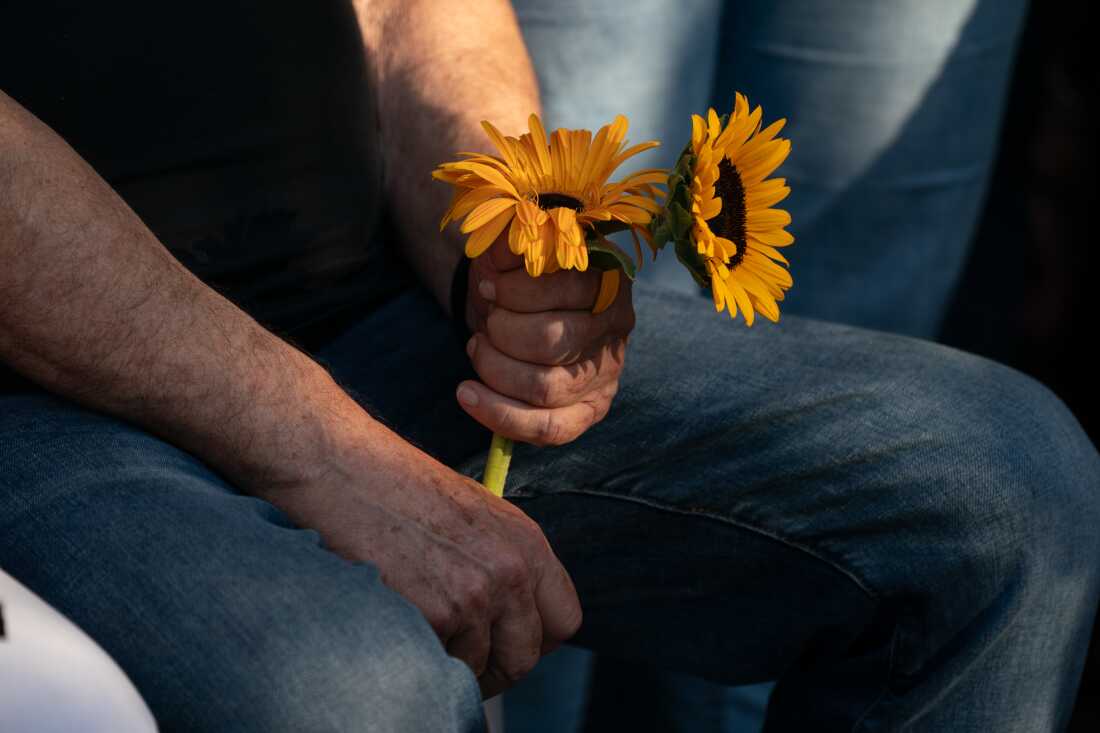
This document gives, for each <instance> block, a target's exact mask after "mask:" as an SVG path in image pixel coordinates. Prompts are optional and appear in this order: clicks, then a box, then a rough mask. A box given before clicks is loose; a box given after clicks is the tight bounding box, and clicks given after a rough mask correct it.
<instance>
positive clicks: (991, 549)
mask: <svg viewBox="0 0 1100 733" xmlns="http://www.w3.org/2000/svg"><path fill="white" fill-rule="evenodd" d="M970 369H971V371H973V372H974V373H973V374H971V375H960V378H958V379H957V380H956V381H955V382H954V384H952V385H950V386H949V387H948V388H947V389H945V391H944V393H943V394H942V395H941V397H942V398H943V399H944V403H945V406H946V407H945V411H946V412H947V413H948V414H947V416H946V418H945V424H946V425H947V427H946V431H945V435H944V438H945V445H946V446H947V454H948V455H949V456H950V460H949V461H948V467H947V469H946V471H945V474H944V476H945V478H948V479H949V481H948V490H949V491H951V492H954V496H949V497H948V498H947V506H948V507H949V512H951V513H950V514H949V516H947V517H944V522H945V523H946V526H953V527H954V528H955V529H956V530H957V535H958V537H957V538H956V539H957V541H958V543H959V544H960V549H961V550H963V553H962V557H964V558H969V559H970V560H971V561H972V562H973V566H972V567H970V568H968V569H969V570H970V571H972V573H973V575H971V578H973V577H975V576H980V577H983V578H986V579H989V580H991V581H993V586H994V587H1003V585H1002V584H1001V583H997V582H996V580H997V579H1000V580H1002V581H1004V580H1007V579H1008V578H1011V577H1015V578H1017V579H1019V580H1025V581H1027V582H1028V583H1029V584H1034V583H1049V582H1052V581H1053V580H1054V579H1055V578H1057V577H1059V576H1061V577H1067V576H1068V577H1073V576H1076V577H1078V579H1080V578H1081V576H1082V575H1085V576H1089V577H1092V576H1093V575H1094V574H1095V565H1096V562H1097V558H1098V557H1100V542H1098V540H1100V537H1098V533H1096V532H1095V530H1094V528H1095V527H1096V526H1098V525H1100V459H1098V457H1097V454H1096V451H1095V449H1094V448H1093V446H1092V444H1091V443H1090V441H1089V439H1088V437H1087V436H1086V435H1085V434H1084V432H1083V431H1082V430H1081V427H1080V425H1079V424H1078V423H1077V421H1076V419H1075V418H1074V417H1073V415H1072V414H1071V413H1070V412H1069V410H1068V409H1067V408H1066V407H1065V405H1064V404H1063V403H1062V402H1061V400H1059V399H1058V398H1057V397H1056V396H1055V395H1054V394H1053V393H1052V392H1051V391H1050V390H1049V389H1047V388H1046V387H1045V386H1043V385H1041V384H1040V383H1039V382H1037V381H1036V380H1034V379H1032V378H1030V377H1028V376H1026V375H1024V374H1021V373H1020V372H1017V371H1015V370H1012V369H1009V368H1007V367H1003V366H1000V365H996V364H992V363H990V362H986V361H984V360H977V359H973V360H972V365H971V367H970ZM960 580H962V579H960ZM964 582H971V583H972V582H974V581H973V580H970V581H964ZM977 585H978V587H981V586H982V585H983V582H982V581H978V583H977Z"/></svg>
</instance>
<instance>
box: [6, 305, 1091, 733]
mask: <svg viewBox="0 0 1100 733" xmlns="http://www.w3.org/2000/svg"><path fill="white" fill-rule="evenodd" d="M636 309H637V314H638V327H637V329H636V332H635V335H634V338H633V340H632V344H631V354H630V357H629V358H628V360H627V367H626V370H625V372H624V377H623V384H622V390H621V392H620V396H619V398H618V400H617V403H616V405H615V407H614V409H613V410H612V411H611V414H610V415H609V416H608V418H607V419H606V420H605V421H604V422H603V423H601V424H600V425H598V426H597V427H595V428H594V429H592V430H591V431H589V432H588V433H586V434H585V435H584V436H582V437H581V438H580V439H579V440H577V441H576V442H575V443H572V444H570V445H568V446H565V447H562V448H556V449H541V450H540V449H535V448H532V447H529V446H520V447H519V448H518V449H517V451H516V455H515V457H514V459H513V469H512V475H511V477H510V488H509V491H508V498H509V499H510V500H512V501H514V502H515V503H516V504H517V505H518V506H520V507H521V508H522V509H523V510H524V511H526V512H527V513H528V514H530V515H531V516H532V517H533V518H534V519H536V520H537V521H538V522H539V524H540V525H541V526H542V528H543V530H544V531H545V533H546V535H547V537H548V538H549V541H550V542H551V544H552V546H553V547H554V549H555V551H556V552H557V554H558V555H559V557H561V559H562V561H563V562H564V564H565V565H566V567H567V568H568V570H569V571H570V573H571V574H572V577H573V579H574V581H575V583H576V586H577V589H578V593H579V595H580V598H581V602H582V604H583V607H584V610H585V620H584V625H583V627H582V629H581V631H580V633H579V634H578V636H577V638H576V641H577V643H579V644H581V645H583V646H586V647H589V648H591V649H595V650H598V651H604V652H609V653H612V654H614V655H616V656H620V657H625V658H634V659H639V660H646V661H648V662H651V663H653V664H657V665H660V666H663V667H667V668H669V669H673V670H679V671H683V672H688V673H691V674H695V675H700V676H704V677H707V678H710V679H712V680H715V681H720V682H724V683H729V684H737V683H747V682H753V681H758V680H765V679H779V683H778V686H777V688H776V691H775V693H774V696H773V700H772V706H771V709H770V711H769V720H768V726H769V730H772V731H804V730H817V731H850V730H898V729H901V728H902V727H904V726H909V727H907V728H906V730H912V731H944V730H950V731H960V732H965V731H983V732H984V731H990V730H995V731H999V732H1006V733H1011V732H1013V731H1019V732H1020V733H1024V732H1026V733H1036V732H1038V731H1050V730H1055V729H1057V728H1058V726H1059V725H1060V724H1062V723H1064V721H1065V719H1066V715H1067V713H1068V710H1069V705H1070V702H1071V700H1072V699H1073V695H1074V692H1075V689H1076V685H1077V681H1078V676H1079V674H1080V669H1081V665H1082V658H1083V655H1084V650H1085V647H1086V643H1087V641H1088V635H1089V630H1090V624H1091V619H1092V616H1093V613H1094V612H1095V610H1096V605H1097V596H1098V588H1100V568H1098V564H1100V536H1098V535H1097V533H1096V531H1095V530H1096V527H1097V526H1098V525H1100V456H1098V455H1097V453H1096V450H1095V449H1094V448H1093V446H1092V445H1091V444H1090V443H1089V441H1088V439H1087V438H1086V437H1085V435H1084V434H1083V433H1082V432H1081V430H1080V428H1079V426H1078V424H1077V423H1076V421H1075V420H1074V419H1073V417H1072V416H1071V415H1070V414H1069V413H1068V411H1067V410H1066V409H1065V408H1064V406H1063V405H1062V404H1061V403H1060V402H1059V401H1058V400H1057V399H1056V398H1054V397H1053V396H1052V395H1051V393H1050V392H1048V391H1047V390H1046V389H1045V388H1044V387H1042V386H1040V385H1039V384H1037V383H1036V382H1034V381H1032V380H1031V379H1029V378H1027V377H1025V376H1022V375H1021V374H1019V373H1017V372H1014V371H1012V370H1010V369H1008V368H1005V367H1002V366H999V365H997V364H995V363H992V362H989V361H986V360H983V359H980V358H977V357H973V356H969V355H966V354H963V353H961V352H958V351H954V350H951V349H947V348H944V347H940V346H935V345H932V344H929V343H927V342H923V341H918V340H913V339H909V338H906V337H902V336H891V335H883V334H876V333H872V332H869V331H864V330H860V329H857V328H852V327H846V326H838V325H830V324H826V323H822V322H818V321H814V320H809V319H799V318H794V317H792V318H786V319H784V320H783V322H782V323H781V324H779V325H778V326H775V327H761V328H754V329H752V330H747V329H744V328H736V327H732V326H731V324H730V323H728V321H726V320H723V319H721V318H718V317H716V316H715V315H714V313H713V312H712V311H711V310H710V309H709V308H708V307H707V305H706V303H705V302H702V301H700V300H698V299H697V298H695V297H692V296H686V295H681V294H677V293H675V292H671V291H668V290H663V289H660V288H656V287H655V288H649V289H641V290H640V291H639V292H638V293H637V296H636ZM408 334H417V337H416V338H415V339H413V338H409V336H408ZM321 358H322V359H324V360H325V361H326V362H327V363H328V364H329V366H330V367H331V369H332V371H333V373H334V375H335V377H336V378H337V379H338V380H340V381H341V382H342V383H343V384H346V385H348V387H349V389H350V390H352V391H353V392H354V393H355V394H356V395H357V396H358V397H359V398H360V399H361V400H362V401H363V402H364V403H365V404H369V405H370V406H371V409H372V410H373V411H374V412H375V414H377V415H378V416H379V417H380V418H381V419H383V420H385V421H386V422H388V423H389V424H390V425H392V426H393V427H394V428H395V429H396V430H398V431H399V432H400V433H402V434H403V435H405V436H406V437H407V438H409V439H410V440H412V441H415V442H416V443H418V444H420V445H421V446H423V447H424V448H425V449H427V450H428V451H430V452H431V453H433V454H435V455H436V456H438V457H439V458H441V459H442V460H444V461H446V462H448V463H449V464H450V465H453V466H455V467H457V468H458V469H459V470H462V471H464V472H466V473H468V474H471V475H474V474H477V473H478V472H479V471H480V469H481V466H482V463H483V456H484V451H485V447H486V446H487V445H488V437H489V436H488V435H487V433H486V432H485V431H484V430H482V429H480V428H479V427H478V426H477V425H476V424H475V423H473V422H472V421H471V420H470V419H469V418H468V417H466V416H465V415H464V413H462V412H461V411H460V409H459V408H458V407H457V405H456V403H455V401H454V397H453V388H454V384H455V383H456V382H457V381H458V380H459V379H460V378H462V377H463V376H465V375H468V374H469V369H470V368H469V365H468V361H467V359H466V356H465V354H464V352H463V350H462V345H461V344H460V343H458V342H457V341H456V340H455V339H454V336H453V334H452V332H451V329H450V326H449V324H448V323H447V321H446V320H445V319H443V318H442V317H441V314H440V312H439V310H438V308H437V306H436V305H435V304H434V303H433V302H432V301H431V300H430V298H429V297H428V296H427V295H426V294H425V293H423V292H421V291H413V292H409V293H407V294H406V295H403V296H401V297H399V298H398V299H396V300H394V301H392V302H390V303H389V304H387V305H386V306H384V307H383V308H381V309H379V310H377V311H375V312H373V313H371V314H369V315H366V316H365V317H364V318H363V320H362V321H361V322H360V323H358V324H357V325H356V326H354V327H352V328H351V329H350V330H348V331H347V332H346V333H344V334H342V335H341V336H339V337H338V338H337V339H336V341H334V342H333V343H332V344H331V345H330V346H329V347H327V348H326V349H325V350H324V351H323V353H322V354H321ZM0 562H2V563H3V565H4V568H5V570H6V571H7V572H9V573H10V574H11V575H13V576H14V577H16V578H17V579H19V580H20V581H21V582H22V583H24V584H25V585H27V586H28V587H30V588H31V589H32V590H33V591H35V592H36V593H38V594H40V595H41V596H42V597H43V598H44V599H46V600H47V601H48V602H50V603H51V604H52V605H54V606H55V607H56V608H58V609H59V610H60V611H62V612H63V613H65V614H67V615H68V616H69V617H70V618H71V619H73V620H74V621H75V622H76V623H77V624H78V625H79V626H81V627H82V628H83V629H84V630H85V631H87V632H88V633H89V634H90V635H91V636H92V637H93V638H94V639H95V640H96V641H97V642H98V643H99V644H100V645H102V646H103V648H104V649H105V650H106V651H107V652H108V653H110V654H111V655H112V656H113V657H114V659H115V660H117V661H118V663H119V664H120V666H121V667H122V668H123V669H124V670H125V671H126V673H127V674H128V676H129V677H130V679H132V680H133V682H134V684H135V685H136V686H137V688H138V689H139V691H140V692H141V693H142V695H143V696H144V698H145V700H146V701H147V702H148V704H149V707H150V709H151V710H152V711H153V713H154V715H156V717H157V719H158V722H159V724H160V725H161V727H162V729H163V730H165V731H172V730H186V731H192V732H201V731H238V732H243V733H247V732H249V731H267V732H268V733H271V732H275V733H278V732H280V731H303V730H309V731H322V730H324V731H328V730H377V731H385V732H390V731H398V732H399V731H432V732H433V733H439V732H441V731H469V730H476V729H477V728H478V727H479V726H480V724H481V710H480V707H479V705H478V702H479V699H478V688H477V685H476V683H475V680H474V678H473V675H472V673H470V672H469V671H468V669H467V668H466V667H465V666H464V665H462V664H461V663H460V662H457V661H455V660H453V659H452V658H449V657H447V656H446V654H445V653H444V650H443V648H442V646H441V645H440V644H439V642H438V641H437V640H436V638H435V637H434V635H433V634H432V632H431V629H430V628H429V627H428V625H427V623H426V622H425V620H424V619H423V617H422V616H421V615H420V614H419V613H418V612H417V610H416V609H415V608H413V607H412V606H411V605H410V604H408V603H407V602H405V601H404V600H403V599H402V598H401V597H399V596H398V595H397V594H395V593H394V592H392V591H390V590H389V589H388V588H387V587H386V586H385V585H383V584H382V583H381V582H380V580H379V575H378V573H377V571H376V569H375V568H374V567H372V566H370V565H369V564H355V563H350V562H346V561H344V560H342V559H340V558H338V557H337V556H335V555H334V554H332V553H330V552H328V551H326V550H325V549H324V548H323V547H322V546H321V543H320V541H319V538H318V536H317V534H316V533H315V532H313V531H310V530H308V529H302V528H298V527H295V526H293V525H292V524H291V523H290V522H289V521H288V520H287V518H286V517H285V516H284V515H283V514H281V513H280V512H279V511H277V510H276V509H274V508H273V507H272V506H270V505H268V504H266V503H264V502H263V501H260V500H257V499H254V498H250V497H247V496H242V495H241V494H239V493H238V492H237V491H236V490H235V489H234V487H233V486H231V485H230V484H228V483H226V481H225V480H223V479H222V478H221V477H220V476H219V475H217V474H216V473H214V472H213V471H211V470H210V469H209V468H207V467H206V466H205V465H203V463H202V462H201V461H200V460H198V459H197V458H196V457H194V456H191V455H189V454H187V453H185V452H183V451H180V450H178V449H176V448H174V447H173V446H171V445H168V444H166V443H164V442H162V441H161V440H159V439H157V438H155V437H153V436H151V435H149V434H146V433H144V432H143V431H141V430H140V429H137V428H135V427H133V426H131V425H128V424H126V423H123V422H120V421H118V420H114V419H112V418H109V417H105V416H102V415H98V414H95V413H92V412H89V411H87V410H84V409H81V408H80V407H77V406H76V405H74V404H71V403H69V402H66V401H64V400H61V399H57V398H54V397H51V396H47V395H45V394H42V393H25V394H18V395H9V396H4V397H0ZM10 633H15V630H10ZM0 653H2V649H0Z"/></svg>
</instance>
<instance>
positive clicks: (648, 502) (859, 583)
mask: <svg viewBox="0 0 1100 733" xmlns="http://www.w3.org/2000/svg"><path fill="white" fill-rule="evenodd" d="M555 494H582V495H588V496H598V497H601V498H606V499H619V500H621V501H630V502H634V503H635V504H641V505H643V506H648V507H651V508H653V509H658V510H660V511H665V512H669V513H671V514H679V515H681V516H688V517H703V518H705V519H710V520H713V521H716V522H721V523H723V524H729V525H731V526H734V527H739V528H741V529H744V530H747V531H749V532H754V533H756V534H758V535H761V536H763V537H767V538H769V539H772V540H775V541H776V542H779V543H781V544H783V545H786V546H787V547H790V548H791V549H794V550H798V551H799V552H802V553H804V554H806V555H809V556H810V557H812V558H814V559H815V560H818V561H819V562H823V563H825V564H826V565H828V566H829V567H831V568H832V569H833V570H835V571H837V572H838V573H840V574H841V575H843V576H844V577H846V578H848V580H850V581H852V582H853V583H855V585H856V587H857V588H859V589H860V590H861V591H863V592H864V593H865V594H866V595H867V597H868V598H870V599H871V600H874V601H876V602H877V601H879V600H880V596H879V594H878V593H876V592H875V591H874V590H873V589H872V588H871V587H870V586H869V585H868V584H867V583H865V582H864V581H863V580H862V579H861V578H860V577H859V576H857V575H856V574H855V573H854V572H853V571H851V570H848V569H847V568H845V567H843V566H842V565H840V564H839V563H837V562H836V561H835V560H833V559H831V558H829V557H826V556H824V555H823V554H821V553H820V552H818V551H816V550H813V549H811V548H809V547H806V546H805V545H802V544H799V543H797V542H794V541H792V540H790V539H788V538H786V537H782V536H780V535H778V534H776V533H775V532H770V531H768V530H764V529H761V528H760V527H756V526H753V525H751V524H748V523H746V522H743V521H740V520H737V519H734V518H732V517H727V516H723V515H721V514H715V513H713V512H710V511H705V510H688V509H683V508H680V507H676V506H671V505H668V504H662V503H660V502H656V501H653V500H652V499H646V498H641V497H637V496H624V495H623V494H615V493H611V492H604V491H598V490H593V489H561V490H558V491H554V492H549V493H525V492H521V491H515V492H508V495H507V496H506V497H505V498H507V499H539V498H542V497H546V496H553V495H555Z"/></svg>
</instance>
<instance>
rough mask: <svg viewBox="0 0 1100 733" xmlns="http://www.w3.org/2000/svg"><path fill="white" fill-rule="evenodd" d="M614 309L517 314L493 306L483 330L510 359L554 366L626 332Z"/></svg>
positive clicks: (592, 349)
mask: <svg viewBox="0 0 1100 733" xmlns="http://www.w3.org/2000/svg"><path fill="white" fill-rule="evenodd" d="M617 312H618V311H617V310H616V309H611V310H607V311H604V312H603V313H600V314H599V315H593V314H591V313H588V312H586V311H563V310H557V311H543V312H541V313H517V312H515V311H510V310H508V309H507V308H493V309H492V311H490V312H489V317H488V318H486V319H485V333H486V334H487V335H488V337H489V340H490V341H491V342H492V344H493V346H495V347H496V348H497V349H499V350H500V351H501V352H503V353H505V354H507V355H508V356H510V357H512V358H513V359H519V360H520V361H526V362H530V363H531V364H543V365H545V366H554V365H558V364H572V363H574V362H576V361H577V360H579V359H581V358H582V357H584V356H585V355H587V354H589V353H592V352H593V351H594V350H595V349H597V348H599V347H600V346H601V345H602V344H604V343H606V342H608V341H610V340H612V339H614V338H615V337H617V336H625V335H626V331H625V330H624V329H622V328H621V327H620V324H619V323H618V322H617V319H616V314H617Z"/></svg>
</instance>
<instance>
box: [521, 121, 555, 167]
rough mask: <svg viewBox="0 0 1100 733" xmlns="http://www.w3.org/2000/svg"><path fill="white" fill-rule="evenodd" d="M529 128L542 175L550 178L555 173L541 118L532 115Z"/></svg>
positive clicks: (528, 122)
mask: <svg viewBox="0 0 1100 733" xmlns="http://www.w3.org/2000/svg"><path fill="white" fill-rule="evenodd" d="M527 127H528V129H529V130H530V131H531V145H532V146H533V147H534V149H535V155H536V156H538V160H539V166H540V167H541V168H542V174H543V175H544V176H549V175H551V173H552V172H553V168H552V167H551V165H550V153H549V152H548V150H547V147H548V145H547V141H546V130H545V129H543V126H542V121H541V120H539V116H538V115H531V116H530V117H528V118H527Z"/></svg>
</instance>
